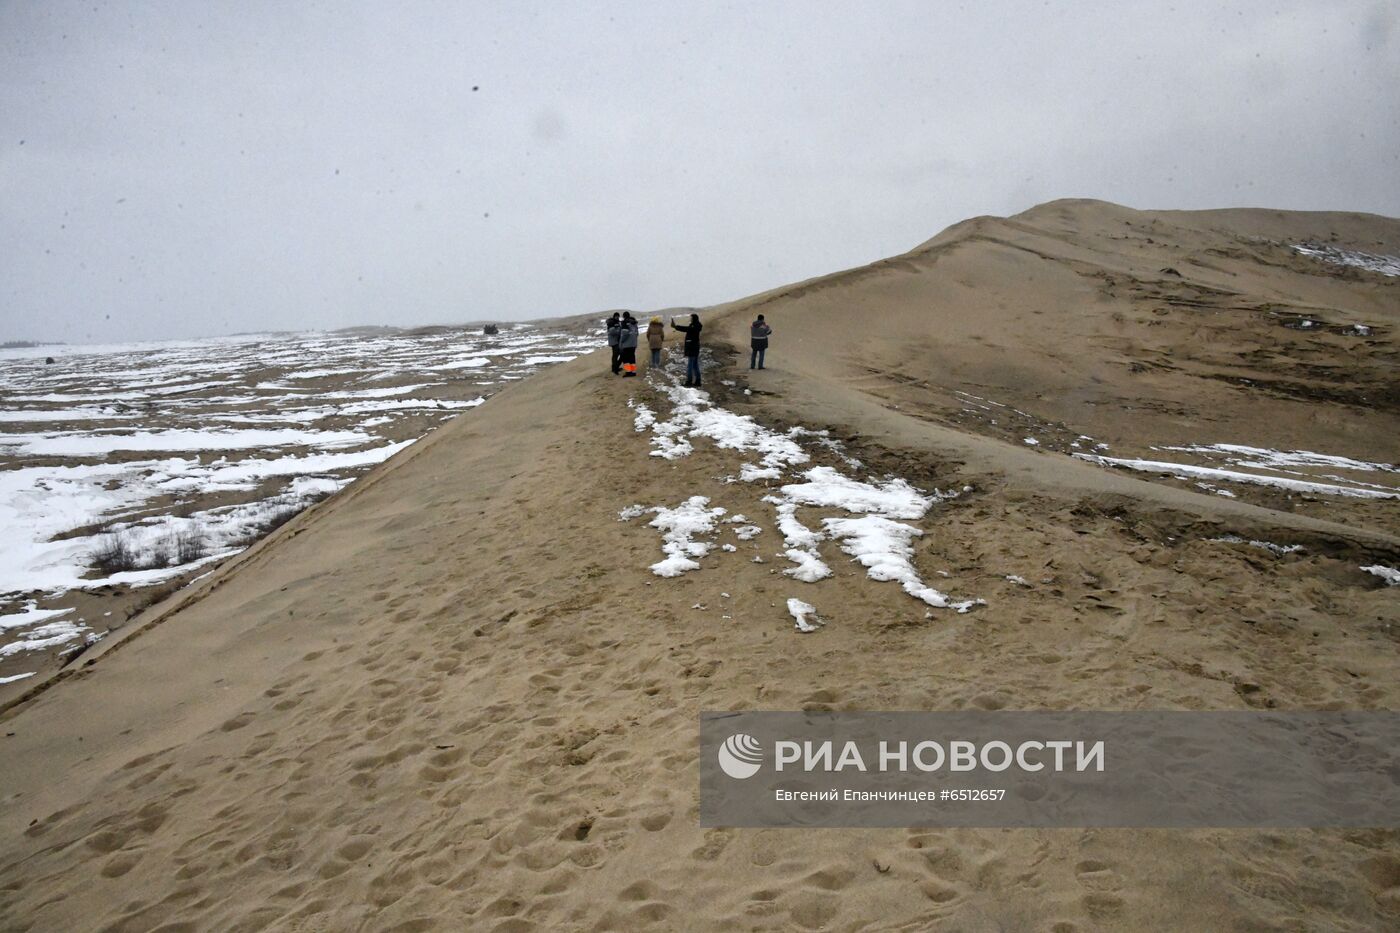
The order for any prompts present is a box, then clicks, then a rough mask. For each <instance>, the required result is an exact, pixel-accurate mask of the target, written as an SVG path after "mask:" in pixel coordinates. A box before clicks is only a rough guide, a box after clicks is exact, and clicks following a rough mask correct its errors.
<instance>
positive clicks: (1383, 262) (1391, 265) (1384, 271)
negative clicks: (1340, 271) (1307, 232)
mask: <svg viewBox="0 0 1400 933" xmlns="http://www.w3.org/2000/svg"><path fill="white" fill-rule="evenodd" d="M1293 251H1294V252H1295V253H1299V254H1300V255H1303V256H1309V257H1311V258H1313V259H1318V260H1321V261H1322V262H1326V263H1331V264H1332V265H1334V266H1353V267H1355V268H1358V269H1365V270H1367V271H1368V272H1378V273H1380V274H1381V275H1389V276H1397V275H1400V257H1396V256H1387V255H1385V254H1384V253H1365V252H1362V251H1361V250H1359V249H1342V248H1341V247H1339V246H1325V245H1322V244H1318V243H1295V244H1293Z"/></svg>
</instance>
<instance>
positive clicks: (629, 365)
mask: <svg viewBox="0 0 1400 933" xmlns="http://www.w3.org/2000/svg"><path fill="white" fill-rule="evenodd" d="M617 346H618V348H619V349H620V350H621V351H622V378H624V379H626V378H627V377H629V376H636V375H637V319H636V318H634V317H632V312H631V311H624V312H622V330H621V331H620V332H619V333H618V339H617Z"/></svg>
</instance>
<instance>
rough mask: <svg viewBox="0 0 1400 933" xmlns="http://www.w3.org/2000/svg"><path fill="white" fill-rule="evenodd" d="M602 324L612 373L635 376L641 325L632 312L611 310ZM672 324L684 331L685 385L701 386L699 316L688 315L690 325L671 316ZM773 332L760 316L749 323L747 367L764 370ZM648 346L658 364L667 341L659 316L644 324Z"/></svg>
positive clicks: (653, 359) (652, 363)
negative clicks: (764, 359)
mask: <svg viewBox="0 0 1400 933" xmlns="http://www.w3.org/2000/svg"><path fill="white" fill-rule="evenodd" d="M604 324H605V325H606V326H607V329H608V346H609V347H610V348H611V349H612V373H613V375H614V376H616V375H617V374H618V373H621V374H622V376H623V378H627V377H628V376H636V375H637V345H638V344H639V343H640V342H641V332H640V327H641V325H640V324H639V323H638V321H637V319H636V318H634V317H633V316H632V312H631V311H621V312H618V311H614V312H613V315H612V317H610V318H608V319H607V320H606V321H605V322H604ZM671 327H673V328H674V329H676V330H678V331H680V332H681V333H683V334H685V344H684V347H683V350H684V353H685V382H684V383H683V385H686V386H699V385H700V330H701V324H700V315H698V314H693V313H692V314H691V315H690V323H689V324H677V323H676V319H675V318H674V317H673V318H671ZM772 333H773V328H772V327H769V326H768V324H767V322H765V321H764V320H763V315H761V314H760V315H759V316H758V319H757V320H755V321H754V322H753V323H752V324H751V325H749V369H763V357H764V354H765V353H766V352H767V350H768V337H769V335H770V334H772ZM646 338H647V348H648V349H649V350H651V365H652V367H653V368H655V367H657V366H660V365H661V348H662V346H663V345H664V344H665V342H666V325H665V324H662V323H661V317H660V315H657V316H655V317H653V318H652V319H651V321H650V322H649V323H648V324H647V333H646Z"/></svg>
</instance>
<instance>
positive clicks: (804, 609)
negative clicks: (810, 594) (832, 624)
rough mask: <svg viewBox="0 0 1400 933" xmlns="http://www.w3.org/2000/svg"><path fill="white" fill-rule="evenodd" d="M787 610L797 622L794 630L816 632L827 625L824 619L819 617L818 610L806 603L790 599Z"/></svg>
mask: <svg viewBox="0 0 1400 933" xmlns="http://www.w3.org/2000/svg"><path fill="white" fill-rule="evenodd" d="M787 610H788V613H789V614H790V615H791V616H792V618H793V620H794V622H795V625H794V628H796V629H797V630H798V631H799V632H803V633H807V632H815V631H816V630H817V629H819V628H821V627H822V626H823V625H824V624H825V622H824V621H823V620H822V618H821V617H820V616H818V615H817V608H816V607H815V606H813V605H812V604H811V603H804V602H803V601H802V600H800V599H796V598H793V599H789V600H788V601H787Z"/></svg>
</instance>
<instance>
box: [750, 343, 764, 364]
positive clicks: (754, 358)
mask: <svg viewBox="0 0 1400 933" xmlns="http://www.w3.org/2000/svg"><path fill="white" fill-rule="evenodd" d="M767 352H768V348H767V347H753V348H751V349H750V350H749V369H753V368H754V366H755V365H757V366H758V368H759V369H762V368H763V354H765V353H767Z"/></svg>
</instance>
